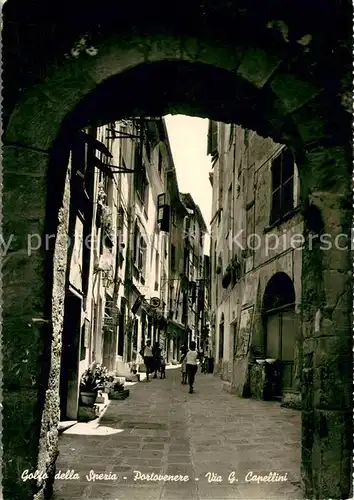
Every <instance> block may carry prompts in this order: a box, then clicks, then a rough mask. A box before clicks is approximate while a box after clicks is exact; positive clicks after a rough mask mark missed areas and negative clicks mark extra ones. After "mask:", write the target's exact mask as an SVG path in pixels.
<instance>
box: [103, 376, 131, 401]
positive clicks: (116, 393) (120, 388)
mask: <svg viewBox="0 0 354 500" xmlns="http://www.w3.org/2000/svg"><path fill="white" fill-rule="evenodd" d="M128 396H129V389H124V384H123V383H122V382H121V381H120V380H117V381H116V382H115V383H114V384H113V386H112V389H111V391H110V392H109V393H108V398H109V399H126V398H127V397H128Z"/></svg>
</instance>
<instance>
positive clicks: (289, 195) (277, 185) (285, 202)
mask: <svg viewBox="0 0 354 500" xmlns="http://www.w3.org/2000/svg"><path fill="white" fill-rule="evenodd" d="M294 166H295V161H294V156H293V155H292V153H291V152H290V151H289V150H288V149H284V150H283V151H282V152H281V153H280V155H279V156H277V158H275V160H273V162H272V210H271V216H270V223H271V224H273V223H275V222H277V221H278V220H280V219H281V218H282V217H284V216H285V215H286V214H288V213H289V212H291V211H292V210H293V208H294Z"/></svg>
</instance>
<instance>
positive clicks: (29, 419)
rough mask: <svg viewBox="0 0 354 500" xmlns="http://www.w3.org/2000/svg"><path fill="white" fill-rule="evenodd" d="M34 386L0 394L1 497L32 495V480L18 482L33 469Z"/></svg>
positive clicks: (36, 434)
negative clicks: (0, 425) (1, 400)
mask: <svg viewBox="0 0 354 500" xmlns="http://www.w3.org/2000/svg"><path fill="white" fill-rule="evenodd" d="M37 397H38V391H37V390H36V389H32V390H31V389H23V390H21V391H15V392H8V391H4V393H3V410H2V429H3V432H2V444H3V480H2V487H3V493H4V498H32V495H33V493H34V491H35V490H36V482H35V481H22V479H21V474H22V473H23V472H24V471H26V470H27V471H28V472H29V473H30V472H34V471H35V470H36V469H37V456H38V440H39V429H40V422H41V409H40V406H39V404H38V401H37Z"/></svg>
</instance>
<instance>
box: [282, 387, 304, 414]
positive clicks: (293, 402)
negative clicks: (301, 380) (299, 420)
mask: <svg viewBox="0 0 354 500" xmlns="http://www.w3.org/2000/svg"><path fill="white" fill-rule="evenodd" d="M281 406H283V407H284V408H292V409H293V410H302V401H301V394H300V393H299V392H295V391H285V392H283V394H282V401H281Z"/></svg>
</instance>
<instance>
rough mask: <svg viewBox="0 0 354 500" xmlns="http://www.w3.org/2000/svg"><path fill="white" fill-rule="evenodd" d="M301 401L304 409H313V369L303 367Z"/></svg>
mask: <svg viewBox="0 0 354 500" xmlns="http://www.w3.org/2000/svg"><path fill="white" fill-rule="evenodd" d="M301 401H302V407H303V409H304V410H309V411H310V410H312V408H313V404H314V389H313V369H312V368H303V370H302V386H301Z"/></svg>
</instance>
